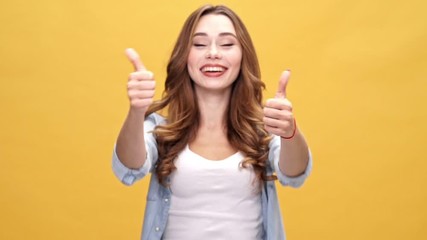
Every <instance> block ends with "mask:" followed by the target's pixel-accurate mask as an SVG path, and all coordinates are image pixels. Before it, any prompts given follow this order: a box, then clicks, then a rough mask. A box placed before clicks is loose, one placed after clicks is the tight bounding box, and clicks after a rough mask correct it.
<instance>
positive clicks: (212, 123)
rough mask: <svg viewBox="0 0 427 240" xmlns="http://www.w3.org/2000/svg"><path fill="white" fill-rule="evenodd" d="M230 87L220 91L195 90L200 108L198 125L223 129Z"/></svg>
mask: <svg viewBox="0 0 427 240" xmlns="http://www.w3.org/2000/svg"><path fill="white" fill-rule="evenodd" d="M230 94H231V88H229V89H226V90H224V91H221V92H210V91H209V92H207V91H197V90H196V95H197V100H198V104H199V109H200V127H202V128H208V129H218V128H221V129H224V128H225V116H226V111H227V108H228V104H229V100H230Z"/></svg>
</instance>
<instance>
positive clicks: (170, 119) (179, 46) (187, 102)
mask: <svg viewBox="0 0 427 240" xmlns="http://www.w3.org/2000/svg"><path fill="white" fill-rule="evenodd" d="M208 14H222V15H225V16H226V17H228V18H229V19H230V20H231V22H232V23H233V25H234V28H235V30H236V34H237V39H238V41H239V42H240V44H241V47H242V61H241V69H240V73H239V75H238V77H237V79H236V80H235V81H234V83H233V85H232V92H231V98H230V103H229V106H228V109H227V114H226V119H225V122H226V125H227V138H228V140H229V142H230V144H231V145H232V146H233V147H234V148H235V149H237V150H239V151H241V152H242V153H243V154H244V156H245V158H244V159H243V161H242V166H243V167H248V166H251V167H252V168H253V170H254V172H255V174H256V179H257V180H259V181H258V182H259V183H261V182H262V181H267V180H274V179H276V177H275V176H267V175H266V171H265V170H266V165H267V164H268V163H267V161H268V160H267V159H268V151H269V148H268V144H269V142H270V140H271V136H270V135H269V134H268V133H267V132H266V131H265V130H264V124H263V122H262V118H263V113H262V103H261V101H262V90H263V89H264V88H265V84H264V83H263V82H262V81H261V80H260V77H261V74H260V68H259V63H258V58H257V56H256V52H255V48H254V46H253V43H252V40H251V38H250V36H249V33H248V31H247V29H246V27H245V25H244V24H243V22H242V21H241V20H240V18H239V17H238V16H237V15H236V13H234V12H233V11H232V10H231V9H229V8H227V7H225V6H221V5H219V6H212V5H205V6H202V7H201V8H199V9H197V10H196V11H194V12H193V13H192V14H191V15H190V16H189V17H188V18H187V20H186V21H185V23H184V26H183V28H182V30H181V32H180V34H179V36H178V39H177V42H176V44H175V47H174V49H173V51H172V55H171V58H170V60H169V63H168V66H167V77H166V82H165V90H164V92H163V97H162V99H161V100H160V101H156V102H155V103H154V104H153V105H151V106H150V108H149V110H148V111H147V115H149V114H151V113H153V112H157V111H160V110H162V109H165V108H166V109H167V113H168V114H167V116H166V122H167V123H166V124H165V125H160V126H157V127H156V129H155V130H154V134H155V135H156V139H157V144H158V152H159V161H158V163H157V166H156V173H157V176H158V179H159V181H160V183H161V184H163V185H164V186H166V185H167V183H166V179H167V177H168V176H169V175H170V174H171V173H172V171H174V170H175V169H176V167H175V165H174V159H175V158H176V157H177V156H178V154H179V153H180V152H181V151H182V150H183V149H184V148H185V146H186V145H187V144H188V143H189V142H191V141H192V140H194V139H195V136H196V133H197V130H198V127H199V124H200V112H199V108H198V104H197V98H196V96H195V93H194V88H193V81H191V79H190V75H189V73H188V70H187V59H188V55H189V52H190V48H191V46H192V40H191V37H192V36H193V34H194V31H195V28H196V26H197V24H198V22H199V20H200V18H201V17H202V16H204V15H208Z"/></svg>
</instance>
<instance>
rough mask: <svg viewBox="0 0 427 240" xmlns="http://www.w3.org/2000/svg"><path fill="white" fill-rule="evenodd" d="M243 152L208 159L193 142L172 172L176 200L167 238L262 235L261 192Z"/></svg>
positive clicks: (253, 239) (252, 239)
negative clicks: (221, 157) (200, 153)
mask: <svg viewBox="0 0 427 240" xmlns="http://www.w3.org/2000/svg"><path fill="white" fill-rule="evenodd" d="M242 160H243V155H242V154H241V153H240V152H237V153H235V154H233V155H232V156H230V157H227V158H226V159H223V160H215V161H214V160H208V159H206V158H203V157H202V156H200V155H198V154H196V153H194V152H192V151H191V150H190V148H189V147H188V145H187V147H186V148H185V149H184V150H183V151H182V152H181V153H180V154H179V155H178V157H177V159H176V161H175V166H176V167H177V170H176V171H174V172H173V173H172V174H171V175H170V177H171V185H170V186H171V191H172V196H171V206H170V211H169V218H168V221H167V226H166V229H165V232H164V236H163V239H164V240H184V239H185V240H191V239H197V240H200V239H203V240H213V239H215V240H218V239H245V240H260V239H261V237H262V212H261V194H260V193H259V192H258V191H257V190H258V187H257V185H256V184H255V183H254V178H255V174H254V172H253V170H252V169H251V168H243V167H241V166H240V163H241V161H242Z"/></svg>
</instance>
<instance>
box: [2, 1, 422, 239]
mask: <svg viewBox="0 0 427 240" xmlns="http://www.w3.org/2000/svg"><path fill="white" fill-rule="evenodd" d="M212 2H213V3H225V4H227V5H228V6H230V7H231V8H232V9H234V10H235V11H236V12H237V13H238V14H239V15H240V16H241V18H242V19H243V20H244V22H245V23H246V25H247V27H248V29H249V31H250V33H251V35H252V37H253V40H254V42H255V45H256V49H257V52H258V54H259V58H260V62H261V67H262V73H263V80H264V81H265V82H266V83H267V91H266V92H265V97H266V98H267V97H272V96H273V95H274V92H275V90H276V87H277V81H278V78H279V76H280V73H281V71H282V70H284V69H286V68H290V69H291V70H292V77H291V82H290V86H289V87H288V96H289V98H290V100H291V101H292V102H293V104H294V108H295V113H296V116H297V119H298V123H299V125H300V127H301V128H302V129H303V131H304V133H305V135H306V137H307V139H308V141H309V144H310V147H311V149H312V152H313V155H314V164H315V165H314V172H313V174H312V176H311V177H310V178H309V180H308V182H307V183H306V185H305V186H304V187H303V188H301V189H298V190H294V189H290V188H286V189H283V188H282V189H280V192H279V195H280V201H281V205H282V212H283V215H284V221H285V225H286V230H287V235H288V238H289V239H291V240H297V239H298V240H303V239H307V240H309V239H310V240H312V239H427V228H426V225H427V206H426V202H427V197H426V195H427V187H426V182H427V171H426V168H427V158H426V156H425V153H424V152H423V151H424V150H425V149H426V147H427V145H426V140H425V138H426V135H427V127H426V123H427V107H426V102H427V94H426V90H427V88H426V87H427V83H426V80H427V79H426V77H427V47H426V46H427V45H426V43H427V18H426V17H425V13H426V10H427V8H426V7H427V4H426V2H425V1H423V0H418V1H416V0H407V1H397V0H376V1H375V0H373V1H372V0H361V1H345V0H341V1H338V0H323V1H315V0H311V1H288V0H286V1H279V0H277V1H255V0H253V1H238V0H235V1H231V0H230V1H225V0H224V1H222V2H218V1H212ZM203 3H204V1H158V0H152V1H143V0H139V1H134V0H122V1H101V0H73V1H66V0H38V1H28V0H27V1H23V0H14V1H2V2H1V3H0V104H1V108H0V111H1V117H0V187H1V188H0V189H1V198H0V226H1V227H0V228H1V229H0V239H138V238H139V236H140V230H141V224H142V216H143V211H144V206H145V194H146V191H147V183H148V179H145V180H143V181H142V182H139V183H137V184H136V185H135V186H133V187H131V188H128V187H125V186H123V185H122V184H121V183H120V182H119V181H118V180H117V179H115V177H114V175H113V173H112V171H111V152H112V147H113V144H114V142H115V139H116V136H117V134H118V132H119V129H120V127H121V124H122V122H123V120H124V118H125V115H126V112H127V108H128V100H127V96H126V82H127V75H128V73H129V72H130V71H131V70H132V66H131V65H130V64H129V63H128V61H127V60H126V58H125V56H124V49H125V48H127V47H134V48H136V49H137V50H138V51H139V52H140V54H141V58H142V60H143V61H144V62H145V64H146V66H147V68H149V69H150V70H151V71H153V72H154V73H155V74H156V77H157V80H158V81H159V84H158V86H160V87H159V88H158V89H157V97H159V96H160V93H161V90H162V86H163V83H164V78H165V67H166V63H167V60H168V57H169V54H170V52H171V50H172V47H173V45H174V42H175V39H176V37H177V34H178V32H179V30H180V28H181V26H182V24H183V22H184V20H185V18H186V17H187V16H188V14H189V13H190V12H192V11H193V10H194V9H196V8H197V7H199V6H200V5H202V4H203Z"/></svg>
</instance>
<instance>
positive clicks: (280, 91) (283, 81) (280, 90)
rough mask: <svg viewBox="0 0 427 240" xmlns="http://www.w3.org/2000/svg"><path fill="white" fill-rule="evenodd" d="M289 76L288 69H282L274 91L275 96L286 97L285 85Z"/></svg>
mask: <svg viewBox="0 0 427 240" xmlns="http://www.w3.org/2000/svg"><path fill="white" fill-rule="evenodd" d="M290 76H291V71H290V70H286V71H283V73H282V75H281V76H280V80H279V88H278V89H277V92H276V98H286V87H287V85H288V82H289V78H290Z"/></svg>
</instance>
